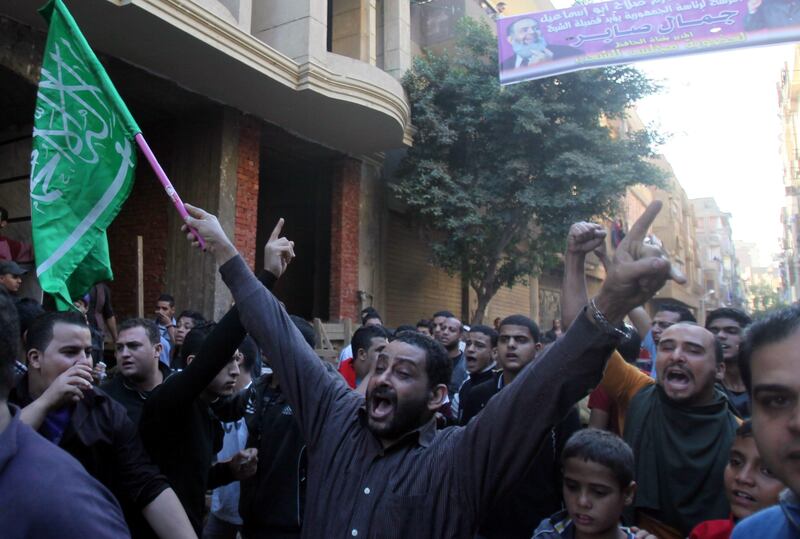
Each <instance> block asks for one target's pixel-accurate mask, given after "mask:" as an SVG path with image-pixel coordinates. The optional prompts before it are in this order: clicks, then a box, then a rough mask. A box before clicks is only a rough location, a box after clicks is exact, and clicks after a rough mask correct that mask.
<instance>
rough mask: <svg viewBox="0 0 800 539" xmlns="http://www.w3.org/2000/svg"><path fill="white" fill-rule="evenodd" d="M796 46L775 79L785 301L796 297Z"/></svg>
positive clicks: (799, 207)
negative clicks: (781, 199)
mask: <svg viewBox="0 0 800 539" xmlns="http://www.w3.org/2000/svg"><path fill="white" fill-rule="evenodd" d="M798 66H800V46H795V49H794V57H793V59H792V62H791V63H790V64H788V65H786V66H784V69H783V72H782V73H781V77H780V81H779V82H778V111H779V116H780V119H781V155H782V157H783V185H784V188H785V190H786V200H785V203H784V207H783V209H782V210H781V216H780V218H781V224H782V228H783V237H782V238H781V260H780V273H781V281H782V283H781V293H782V296H783V301H784V302H785V303H792V302H796V301H798V300H800V223H798V215H800V144H798V137H800V106H798V105H800V73H797V67H798Z"/></svg>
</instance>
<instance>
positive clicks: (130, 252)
mask: <svg viewBox="0 0 800 539" xmlns="http://www.w3.org/2000/svg"><path fill="white" fill-rule="evenodd" d="M170 211H175V210H174V208H172V206H171V203H170V200H169V198H167V195H166V194H165V193H164V190H163V188H162V187H161V184H160V183H159V181H158V180H157V179H156V177H155V176H154V175H153V173H152V170H151V169H150V167H149V165H148V164H147V161H145V159H144V158H143V157H141V156H140V159H139V163H138V164H137V166H136V180H135V183H134V186H133V190H132V191H131V194H130V196H129V197H128V200H127V201H126V202H125V205H124V206H123V207H122V211H121V212H120V213H119V215H118V216H117V218H116V219H115V220H114V222H113V223H112V224H111V226H110V227H109V228H108V245H109V251H110V255H111V268H112V269H113V270H114V281H113V282H112V283H111V284H110V287H111V299H112V305H113V306H114V310H115V311H116V315H117V320H118V321H119V320H123V319H125V318H128V317H130V316H135V315H136V301H137V298H136V236H137V235H140V236H142V237H143V247H144V250H143V253H144V254H143V258H144V314H145V316H147V317H149V315H150V314H151V313H152V311H153V310H154V309H155V303H156V299H157V298H158V295H159V294H160V293H161V292H162V291H164V290H163V287H164V278H165V273H166V257H167V234H168V215H169V214H168V212H170Z"/></svg>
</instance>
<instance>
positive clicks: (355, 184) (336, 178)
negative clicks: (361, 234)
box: [329, 159, 361, 320]
mask: <svg viewBox="0 0 800 539" xmlns="http://www.w3.org/2000/svg"><path fill="white" fill-rule="evenodd" d="M334 166H335V170H334V174H333V185H332V194H331V289H330V314H329V316H330V318H331V320H336V319H339V318H350V319H351V320H359V312H358V215H359V211H358V209H359V199H360V190H361V188H360V186H361V162H359V161H356V160H355V159H344V160H342V161H340V162H339V163H337V164H336V165H334Z"/></svg>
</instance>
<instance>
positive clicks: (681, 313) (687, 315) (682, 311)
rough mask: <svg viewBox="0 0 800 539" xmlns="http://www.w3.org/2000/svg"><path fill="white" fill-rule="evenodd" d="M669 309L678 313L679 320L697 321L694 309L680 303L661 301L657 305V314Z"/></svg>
mask: <svg viewBox="0 0 800 539" xmlns="http://www.w3.org/2000/svg"><path fill="white" fill-rule="evenodd" d="M662 311H667V312H669V313H675V314H677V315H678V322H694V323H697V318H695V317H694V315H693V314H692V311H690V310H689V309H687V308H686V307H684V306H683V305H678V304H677V303H659V304H658V305H657V306H656V314H658V313H660V312H662Z"/></svg>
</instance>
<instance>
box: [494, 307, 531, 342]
mask: <svg viewBox="0 0 800 539" xmlns="http://www.w3.org/2000/svg"><path fill="white" fill-rule="evenodd" d="M503 326H524V327H526V328H528V331H530V332H531V337H533V342H536V343H538V342H539V340H540V339H541V334H540V332H539V326H537V325H536V322H534V321H533V320H531V319H530V318H528V317H527V316H525V315H524V314H512V315H511V316H506V317H505V318H503V320H502V321H501V322H500V327H501V328H502V327H503Z"/></svg>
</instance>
